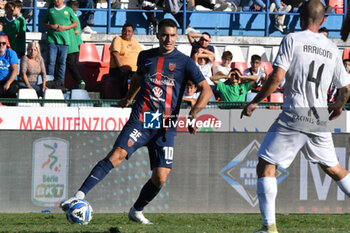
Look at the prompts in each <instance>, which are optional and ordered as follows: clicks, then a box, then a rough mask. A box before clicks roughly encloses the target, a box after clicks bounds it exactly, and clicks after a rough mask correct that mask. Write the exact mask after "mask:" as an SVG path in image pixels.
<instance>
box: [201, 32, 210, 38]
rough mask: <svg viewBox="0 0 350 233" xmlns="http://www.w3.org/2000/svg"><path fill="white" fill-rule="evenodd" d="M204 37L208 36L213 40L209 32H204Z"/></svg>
mask: <svg viewBox="0 0 350 233" xmlns="http://www.w3.org/2000/svg"><path fill="white" fill-rule="evenodd" d="M202 35H208V36H209V38H211V35H210V34H209V33H208V32H203V33H202Z"/></svg>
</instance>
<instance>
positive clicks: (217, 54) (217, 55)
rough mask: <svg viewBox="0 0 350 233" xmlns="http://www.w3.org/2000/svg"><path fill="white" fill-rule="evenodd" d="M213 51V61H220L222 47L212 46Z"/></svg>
mask: <svg viewBox="0 0 350 233" xmlns="http://www.w3.org/2000/svg"><path fill="white" fill-rule="evenodd" d="M213 47H214V51H215V61H221V56H222V53H223V52H224V49H225V48H224V47H218V46H213Z"/></svg>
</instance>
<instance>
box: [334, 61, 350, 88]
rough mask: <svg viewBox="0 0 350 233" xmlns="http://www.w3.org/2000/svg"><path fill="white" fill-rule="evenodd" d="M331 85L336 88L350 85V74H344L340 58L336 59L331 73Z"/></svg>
mask: <svg viewBox="0 0 350 233" xmlns="http://www.w3.org/2000/svg"><path fill="white" fill-rule="evenodd" d="M333 84H334V85H335V86H336V87H337V88H342V87H344V86H346V85H348V84H350V74H348V73H347V72H346V70H345V67H344V65H343V62H342V61H341V57H340V56H337V57H336V64H335V69H334V73H333Z"/></svg>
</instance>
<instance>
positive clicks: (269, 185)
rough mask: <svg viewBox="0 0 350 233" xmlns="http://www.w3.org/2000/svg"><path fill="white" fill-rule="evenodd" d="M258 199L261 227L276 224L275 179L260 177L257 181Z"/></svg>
mask: <svg viewBox="0 0 350 233" xmlns="http://www.w3.org/2000/svg"><path fill="white" fill-rule="evenodd" d="M257 186H258V190H257V194H258V198H259V206H260V212H261V216H262V219H263V225H264V226H269V225H272V224H275V223H276V216H275V200H276V196H277V180H276V178H275V177H262V178H259V179H258V184H257Z"/></svg>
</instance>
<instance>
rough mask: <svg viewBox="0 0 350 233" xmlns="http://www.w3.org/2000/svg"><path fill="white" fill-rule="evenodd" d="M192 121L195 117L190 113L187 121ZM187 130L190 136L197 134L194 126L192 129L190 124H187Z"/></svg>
mask: <svg viewBox="0 0 350 233" xmlns="http://www.w3.org/2000/svg"><path fill="white" fill-rule="evenodd" d="M193 119H194V120H195V119H196V117H195V116H193V115H191V113H190V116H189V117H188V121H190V122H192V121H193ZM187 129H188V132H189V133H190V134H193V135H195V134H196V133H197V132H196V131H197V129H196V124H194V125H193V127H192V125H191V124H188V127H187Z"/></svg>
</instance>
